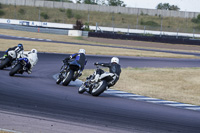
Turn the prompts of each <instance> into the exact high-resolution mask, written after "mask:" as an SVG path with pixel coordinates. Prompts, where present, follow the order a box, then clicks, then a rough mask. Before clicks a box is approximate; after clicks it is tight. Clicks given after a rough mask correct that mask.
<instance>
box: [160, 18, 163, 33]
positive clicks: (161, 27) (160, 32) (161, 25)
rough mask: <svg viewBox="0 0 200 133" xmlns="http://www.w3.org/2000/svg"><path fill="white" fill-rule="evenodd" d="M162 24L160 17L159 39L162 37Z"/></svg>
mask: <svg viewBox="0 0 200 133" xmlns="http://www.w3.org/2000/svg"><path fill="white" fill-rule="evenodd" d="M162 23H163V17H162V15H161V22H160V37H161V36H162Z"/></svg>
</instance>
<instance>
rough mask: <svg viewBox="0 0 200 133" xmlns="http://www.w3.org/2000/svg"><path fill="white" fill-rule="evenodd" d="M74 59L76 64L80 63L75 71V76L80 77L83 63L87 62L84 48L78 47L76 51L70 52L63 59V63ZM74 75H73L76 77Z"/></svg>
mask: <svg viewBox="0 0 200 133" xmlns="http://www.w3.org/2000/svg"><path fill="white" fill-rule="evenodd" d="M73 59H75V60H76V61H77V63H78V64H80V70H79V71H78V72H77V73H76V76H78V77H80V76H81V75H82V71H83V70H84V67H85V65H86V64H87V59H86V56H85V49H79V52H78V53H75V54H72V55H70V56H69V57H67V58H65V59H64V60H63V63H65V64H67V63H68V61H70V60H73ZM76 76H75V77H76Z"/></svg>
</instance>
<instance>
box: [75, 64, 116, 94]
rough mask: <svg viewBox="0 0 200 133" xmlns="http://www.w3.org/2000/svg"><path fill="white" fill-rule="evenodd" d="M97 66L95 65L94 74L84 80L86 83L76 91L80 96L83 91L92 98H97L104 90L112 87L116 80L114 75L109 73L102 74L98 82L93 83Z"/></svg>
mask: <svg viewBox="0 0 200 133" xmlns="http://www.w3.org/2000/svg"><path fill="white" fill-rule="evenodd" d="M98 69H100V68H99V65H96V70H95V72H94V73H93V74H92V75H90V76H89V77H87V78H86V81H85V82H84V83H83V84H82V85H81V87H80V88H79V89H78V93H80V94H82V93H84V92H85V91H86V92H88V93H89V94H91V95H93V96H99V95H100V94H102V93H103V92H104V91H105V90H107V89H109V87H110V86H112V84H113V81H114V80H115V78H116V75H115V74H113V73H109V72H104V73H103V74H101V75H100V77H99V79H98V81H95V80H94V79H95V76H96V74H97V73H96V72H97V71H98Z"/></svg>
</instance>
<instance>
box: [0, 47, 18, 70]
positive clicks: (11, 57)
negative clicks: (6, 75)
mask: <svg viewBox="0 0 200 133" xmlns="http://www.w3.org/2000/svg"><path fill="white" fill-rule="evenodd" d="M16 58H17V54H16V52H15V51H14V50H12V51H8V55H7V56H5V57H4V58H0V60H1V64H0V69H4V68H6V67H10V66H12V64H13V61H15V59H16Z"/></svg>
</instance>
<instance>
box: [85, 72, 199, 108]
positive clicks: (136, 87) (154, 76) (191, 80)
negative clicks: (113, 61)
mask: <svg viewBox="0 0 200 133" xmlns="http://www.w3.org/2000/svg"><path fill="white" fill-rule="evenodd" d="M93 71H94V70H84V74H83V77H81V79H82V80H85V79H84V78H85V76H88V75H90V74H92V73H93ZM199 81H200V68H126V69H122V73H121V75H120V80H119V81H118V82H117V84H116V85H115V86H114V87H113V89H116V90H122V91H126V92H130V93H134V94H138V95H144V96H149V97H153V98H159V99H164V100H170V101H177V102H182V103H189V104H194V105H200V87H199V86H200V82H199Z"/></svg>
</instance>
